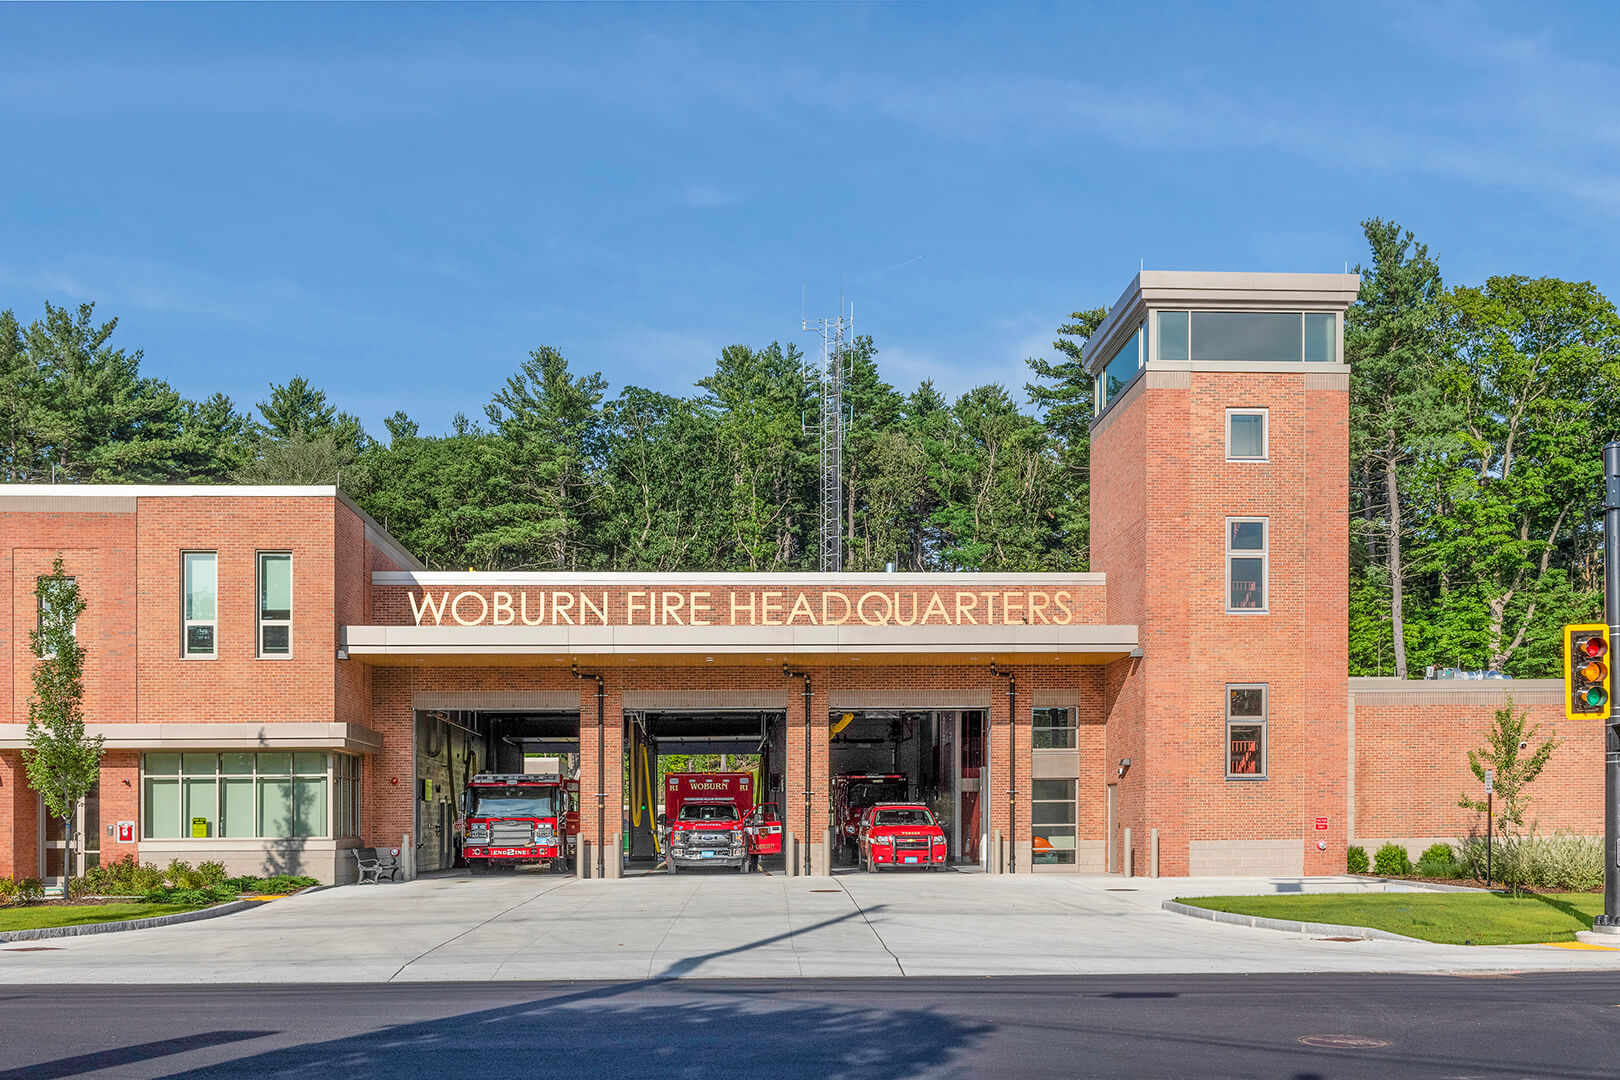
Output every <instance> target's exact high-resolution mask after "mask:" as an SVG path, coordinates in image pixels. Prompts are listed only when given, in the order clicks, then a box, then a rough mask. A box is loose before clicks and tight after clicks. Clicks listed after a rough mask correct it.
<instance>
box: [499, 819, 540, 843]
mask: <svg viewBox="0 0 1620 1080" xmlns="http://www.w3.org/2000/svg"><path fill="white" fill-rule="evenodd" d="M533 835H534V830H533V828H532V827H531V826H530V825H529V823H528V822H525V821H497V822H495V823H494V825H493V827H492V828H491V829H490V836H489V842H490V843H491V844H527V843H528V842H529V839H530V837H532V836H533Z"/></svg>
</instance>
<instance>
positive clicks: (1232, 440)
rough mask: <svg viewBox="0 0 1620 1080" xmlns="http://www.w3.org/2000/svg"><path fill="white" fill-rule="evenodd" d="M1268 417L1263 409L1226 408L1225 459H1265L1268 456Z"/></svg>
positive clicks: (1269, 434) (1269, 435) (1269, 448)
mask: <svg viewBox="0 0 1620 1080" xmlns="http://www.w3.org/2000/svg"><path fill="white" fill-rule="evenodd" d="M1268 421H1269V417H1268V415H1267V411H1266V410H1265V409H1227V410H1226V460H1227V461H1265V460H1266V459H1267V458H1268V457H1269V456H1270V450H1271V447H1270V437H1271V433H1270V432H1269V431H1268V430H1267V429H1268V428H1269V426H1270V425H1269V423H1268Z"/></svg>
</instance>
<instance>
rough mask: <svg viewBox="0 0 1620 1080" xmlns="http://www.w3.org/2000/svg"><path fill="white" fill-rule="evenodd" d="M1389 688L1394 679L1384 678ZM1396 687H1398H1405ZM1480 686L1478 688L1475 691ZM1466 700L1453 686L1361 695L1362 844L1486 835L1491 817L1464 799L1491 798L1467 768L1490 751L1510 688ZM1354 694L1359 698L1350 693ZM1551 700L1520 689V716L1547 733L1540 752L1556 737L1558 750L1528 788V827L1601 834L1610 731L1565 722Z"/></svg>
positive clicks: (1359, 824)
mask: <svg viewBox="0 0 1620 1080" xmlns="http://www.w3.org/2000/svg"><path fill="white" fill-rule="evenodd" d="M1378 682H1379V683H1380V684H1383V685H1388V684H1389V683H1390V680H1378ZM1397 685H1398V684H1397ZM1474 685H1479V684H1474ZM1484 685H1485V686H1487V687H1490V688H1489V689H1485V690H1482V691H1480V692H1479V693H1473V694H1467V695H1464V696H1462V697H1461V699H1459V697H1458V695H1457V694H1456V693H1455V692H1447V689H1448V688H1444V687H1434V686H1433V684H1429V686H1425V685H1424V684H1421V683H1420V684H1418V685H1417V687H1416V688H1414V690H1413V691H1412V692H1410V693H1406V694H1390V693H1387V692H1384V693H1356V703H1355V733H1356V751H1355V760H1356V839H1357V840H1358V841H1367V842H1371V843H1375V844H1376V843H1379V842H1382V841H1384V840H1390V839H1396V840H1405V839H1408V838H1412V839H1420V838H1427V839H1443V840H1449V839H1455V838H1457V837H1461V836H1467V835H1468V834H1469V833H1470V832H1472V831H1476V830H1477V831H1478V832H1480V833H1481V834H1483V832H1484V828H1485V823H1484V815H1482V814H1477V813H1474V812H1473V811H1471V810H1464V809H1462V808H1461V807H1459V806H1458V805H1457V800H1458V799H1459V798H1460V797H1461V796H1462V795H1463V794H1465V793H1466V794H1468V795H1470V796H1473V797H1483V792H1482V790H1481V785H1480V783H1479V781H1478V780H1476V779H1475V778H1474V774H1473V772H1472V771H1471V770H1470V769H1469V767H1468V751H1470V750H1477V749H1481V748H1483V747H1484V746H1485V745H1486V732H1487V731H1488V730H1489V727H1490V724H1491V718H1492V716H1493V715H1494V714H1495V712H1496V710H1497V709H1498V708H1500V707H1502V706H1503V705H1504V704H1505V703H1506V701H1507V698H1508V696H1509V695H1512V694H1515V690H1516V688H1515V685H1514V684H1513V683H1512V682H1507V683H1504V684H1498V685H1497V686H1495V687H1491V685H1490V684H1484ZM1352 692H1353V693H1355V691H1354V690H1352ZM1549 696H1550V695H1548V694H1547V693H1545V692H1538V691H1537V690H1531V689H1528V688H1525V687H1523V686H1522V685H1521V686H1520V687H1518V688H1517V694H1516V697H1517V701H1516V702H1515V708H1516V709H1517V710H1518V711H1521V712H1526V713H1528V714H1529V716H1530V721H1531V723H1532V724H1535V725H1539V726H1540V729H1541V731H1540V734H1539V735H1538V736H1537V737H1536V738H1535V741H1534V743H1533V744H1532V749H1534V747H1535V746H1536V745H1539V744H1540V742H1541V740H1542V739H1545V738H1547V737H1549V736H1550V737H1555V738H1557V739H1558V740H1559V743H1560V745H1559V746H1558V748H1557V749H1556V750H1554V751H1553V753H1552V757H1551V758H1550V759H1548V762H1547V767H1546V768H1545V769H1544V770H1543V771H1542V773H1541V776H1540V777H1538V778H1537V779H1536V780H1535V782H1534V783H1532V784H1531V785H1530V786H1529V787H1528V788H1527V789H1526V791H1527V793H1528V795H1529V797H1530V803H1529V810H1528V812H1527V814H1526V817H1525V823H1526V824H1527V825H1528V824H1530V823H1532V822H1539V824H1540V827H1541V829H1542V830H1544V831H1548V832H1551V831H1554V830H1557V829H1569V830H1573V831H1577V832H1584V833H1591V834H1600V833H1601V832H1602V831H1603V725H1602V723H1601V722H1596V723H1594V722H1591V721H1574V720H1569V719H1567V718H1566V717H1565V716H1564V713H1563V707H1562V705H1561V704H1557V703H1552V702H1549V701H1546V700H1537V699H1544V698H1547V697H1549Z"/></svg>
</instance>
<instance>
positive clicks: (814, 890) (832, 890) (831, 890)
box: [810, 889, 844, 892]
mask: <svg viewBox="0 0 1620 1080" xmlns="http://www.w3.org/2000/svg"><path fill="white" fill-rule="evenodd" d="M810 891H811V892H843V891H844V890H843V889H811V890H810Z"/></svg>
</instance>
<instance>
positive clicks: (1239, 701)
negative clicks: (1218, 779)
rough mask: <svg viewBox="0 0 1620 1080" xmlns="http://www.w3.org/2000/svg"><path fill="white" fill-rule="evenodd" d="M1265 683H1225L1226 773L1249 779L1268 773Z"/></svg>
mask: <svg viewBox="0 0 1620 1080" xmlns="http://www.w3.org/2000/svg"><path fill="white" fill-rule="evenodd" d="M1266 690H1267V688H1266V685H1265V684H1264V683H1247V684H1244V683H1234V684H1229V685H1228V686H1227V687H1226V775H1227V776H1228V777H1241V778H1244V779H1249V780H1264V779H1265V777H1266V709H1267V705H1268V702H1267V700H1266V699H1267V696H1268V695H1267V692H1266Z"/></svg>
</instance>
